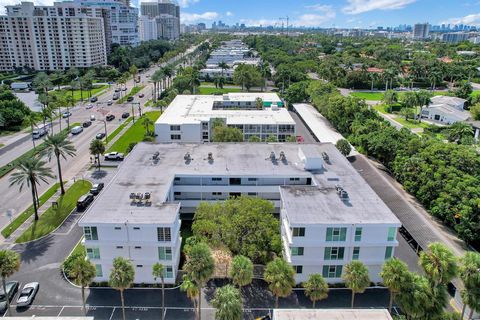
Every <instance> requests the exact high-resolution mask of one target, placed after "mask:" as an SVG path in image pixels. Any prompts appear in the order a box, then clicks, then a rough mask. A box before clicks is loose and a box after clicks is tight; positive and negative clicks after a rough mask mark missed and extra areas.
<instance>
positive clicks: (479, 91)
mask: <svg viewBox="0 0 480 320" xmlns="http://www.w3.org/2000/svg"><path fill="white" fill-rule="evenodd" d="M471 96H472V97H477V96H480V90H475V91H473V92H472V94H471Z"/></svg>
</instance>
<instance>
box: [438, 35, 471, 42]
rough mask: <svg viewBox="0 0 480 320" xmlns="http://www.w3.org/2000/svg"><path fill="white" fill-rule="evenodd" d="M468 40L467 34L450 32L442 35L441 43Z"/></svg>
mask: <svg viewBox="0 0 480 320" xmlns="http://www.w3.org/2000/svg"><path fill="white" fill-rule="evenodd" d="M468 38H469V34H468V33H464V32H451V33H444V34H443V35H442V41H444V42H447V43H459V42H463V41H467V40H468Z"/></svg>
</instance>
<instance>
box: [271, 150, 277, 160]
mask: <svg viewBox="0 0 480 320" xmlns="http://www.w3.org/2000/svg"><path fill="white" fill-rule="evenodd" d="M276 159H277V156H276V155H275V152H273V151H272V152H270V160H272V161H275V160H276Z"/></svg>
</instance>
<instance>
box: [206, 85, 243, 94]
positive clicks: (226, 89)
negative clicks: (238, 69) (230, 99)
mask: <svg viewBox="0 0 480 320" xmlns="http://www.w3.org/2000/svg"><path fill="white" fill-rule="evenodd" d="M241 91H242V89H240V88H223V89H220V88H218V89H217V88H211V87H202V86H200V87H199V88H198V94H215V93H221V94H224V93H229V92H241Z"/></svg>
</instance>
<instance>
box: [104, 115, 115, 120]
mask: <svg viewBox="0 0 480 320" xmlns="http://www.w3.org/2000/svg"><path fill="white" fill-rule="evenodd" d="M105 119H107V121H112V120H113V119H115V116H114V115H113V114H109V115H107V116H106V117H105Z"/></svg>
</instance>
